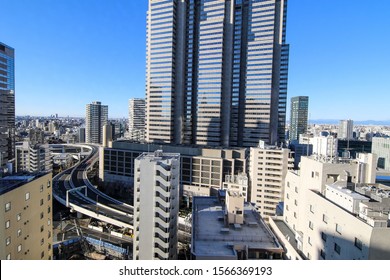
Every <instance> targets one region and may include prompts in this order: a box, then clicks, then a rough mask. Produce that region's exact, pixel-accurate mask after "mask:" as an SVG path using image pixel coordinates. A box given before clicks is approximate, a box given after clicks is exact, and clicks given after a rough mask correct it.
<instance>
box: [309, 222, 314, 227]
mask: <svg viewBox="0 0 390 280" xmlns="http://www.w3.org/2000/svg"><path fill="white" fill-rule="evenodd" d="M313 227H314V225H313V222H312V221H309V228H310V229H313Z"/></svg>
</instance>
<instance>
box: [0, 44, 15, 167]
mask: <svg viewBox="0 0 390 280" xmlns="http://www.w3.org/2000/svg"><path fill="white" fill-rule="evenodd" d="M14 54H15V51H14V49H13V48H11V47H9V46H7V45H5V44H3V43H1V42H0V168H1V167H2V166H4V164H5V163H6V162H7V161H8V160H10V159H12V158H14V154H15V56H14Z"/></svg>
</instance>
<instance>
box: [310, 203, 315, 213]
mask: <svg viewBox="0 0 390 280" xmlns="http://www.w3.org/2000/svg"><path fill="white" fill-rule="evenodd" d="M310 212H312V213H314V206H313V205H311V204H310Z"/></svg>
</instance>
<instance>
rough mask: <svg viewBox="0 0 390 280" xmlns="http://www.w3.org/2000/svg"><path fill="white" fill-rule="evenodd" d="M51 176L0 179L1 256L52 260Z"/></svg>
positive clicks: (1, 257)
mask: <svg viewBox="0 0 390 280" xmlns="http://www.w3.org/2000/svg"><path fill="white" fill-rule="evenodd" d="M51 183H52V175H51V173H41V174H39V175H27V176H8V177H5V178H2V179H0V205H2V207H1V210H0V211H1V215H0V225H1V227H0V237H1V239H2V240H1V242H0V259H2V260H50V259H52V244H53V225H52V220H53V218H52V213H53V211H52V208H53V207H52V186H51Z"/></svg>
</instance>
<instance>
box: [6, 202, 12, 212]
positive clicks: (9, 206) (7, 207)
mask: <svg viewBox="0 0 390 280" xmlns="http://www.w3.org/2000/svg"><path fill="white" fill-rule="evenodd" d="M9 210H11V202H7V203H6V204H5V212H8V211H9Z"/></svg>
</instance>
